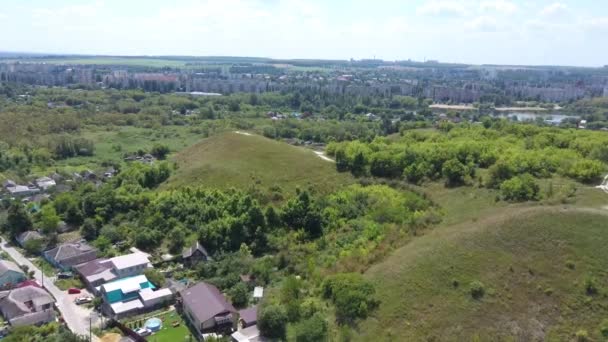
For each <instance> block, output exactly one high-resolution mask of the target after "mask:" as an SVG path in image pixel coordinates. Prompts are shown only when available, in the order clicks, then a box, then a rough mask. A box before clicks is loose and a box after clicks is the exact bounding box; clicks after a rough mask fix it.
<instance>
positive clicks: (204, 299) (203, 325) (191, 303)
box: [179, 282, 237, 336]
mask: <svg viewBox="0 0 608 342" xmlns="http://www.w3.org/2000/svg"><path fill="white" fill-rule="evenodd" d="M179 294H180V297H181V304H182V310H183V312H184V314H185V316H186V317H187V319H188V320H189V321H190V323H191V324H192V326H193V327H194V328H195V329H196V331H197V332H198V333H199V335H201V336H202V334H203V333H207V332H231V330H232V328H233V327H234V324H235V322H236V313H237V311H236V309H235V308H234V307H233V306H232V304H230V303H229V302H228V301H227V300H226V298H224V296H223V295H222V294H221V293H220V291H219V290H218V289H217V287H215V286H213V285H211V284H208V283H205V282H200V283H198V284H196V285H194V286H192V287H190V288H187V289H185V290H182V291H180V293H179Z"/></svg>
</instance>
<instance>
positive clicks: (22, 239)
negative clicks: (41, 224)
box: [16, 230, 43, 247]
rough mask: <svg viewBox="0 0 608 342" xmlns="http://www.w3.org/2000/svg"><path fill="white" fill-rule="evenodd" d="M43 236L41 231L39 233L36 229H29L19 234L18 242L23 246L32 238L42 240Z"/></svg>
mask: <svg viewBox="0 0 608 342" xmlns="http://www.w3.org/2000/svg"><path fill="white" fill-rule="evenodd" d="M42 239H43V237H42V235H40V233H38V232H37V231H35V230H28V231H26V232H23V233H21V234H19V235H17V238H16V240H17V243H19V246H21V247H25V243H26V242H28V241H30V240H42Z"/></svg>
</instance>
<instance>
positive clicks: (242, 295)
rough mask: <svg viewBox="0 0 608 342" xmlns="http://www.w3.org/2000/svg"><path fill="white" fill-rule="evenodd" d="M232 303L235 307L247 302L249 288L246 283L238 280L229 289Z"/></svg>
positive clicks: (244, 304) (244, 305)
mask: <svg viewBox="0 0 608 342" xmlns="http://www.w3.org/2000/svg"><path fill="white" fill-rule="evenodd" d="M230 298H231V300H232V304H233V305H234V306H236V307H237V308H244V307H246V306H247V304H248V303H249V289H248V288H247V284H245V283H243V282H240V283H238V284H236V285H235V286H234V287H233V288H232V289H231V290H230Z"/></svg>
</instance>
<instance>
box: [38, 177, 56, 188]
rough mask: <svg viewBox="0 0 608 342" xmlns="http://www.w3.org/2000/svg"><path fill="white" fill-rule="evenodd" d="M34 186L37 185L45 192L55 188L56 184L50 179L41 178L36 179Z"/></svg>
mask: <svg viewBox="0 0 608 342" xmlns="http://www.w3.org/2000/svg"><path fill="white" fill-rule="evenodd" d="M36 185H38V187H39V188H40V189H42V191H47V190H48V189H50V188H52V187H54V186H56V185H57V183H55V180H54V179H52V178H49V177H41V178H38V179H36Z"/></svg>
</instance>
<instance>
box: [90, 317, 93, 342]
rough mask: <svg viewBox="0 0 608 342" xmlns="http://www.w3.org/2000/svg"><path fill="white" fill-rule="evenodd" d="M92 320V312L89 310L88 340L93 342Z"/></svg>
mask: <svg viewBox="0 0 608 342" xmlns="http://www.w3.org/2000/svg"><path fill="white" fill-rule="evenodd" d="M92 320H93V313H92V312H91V314H90V315H89V342H93V330H92V329H91V325H92V322H91V321H92Z"/></svg>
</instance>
